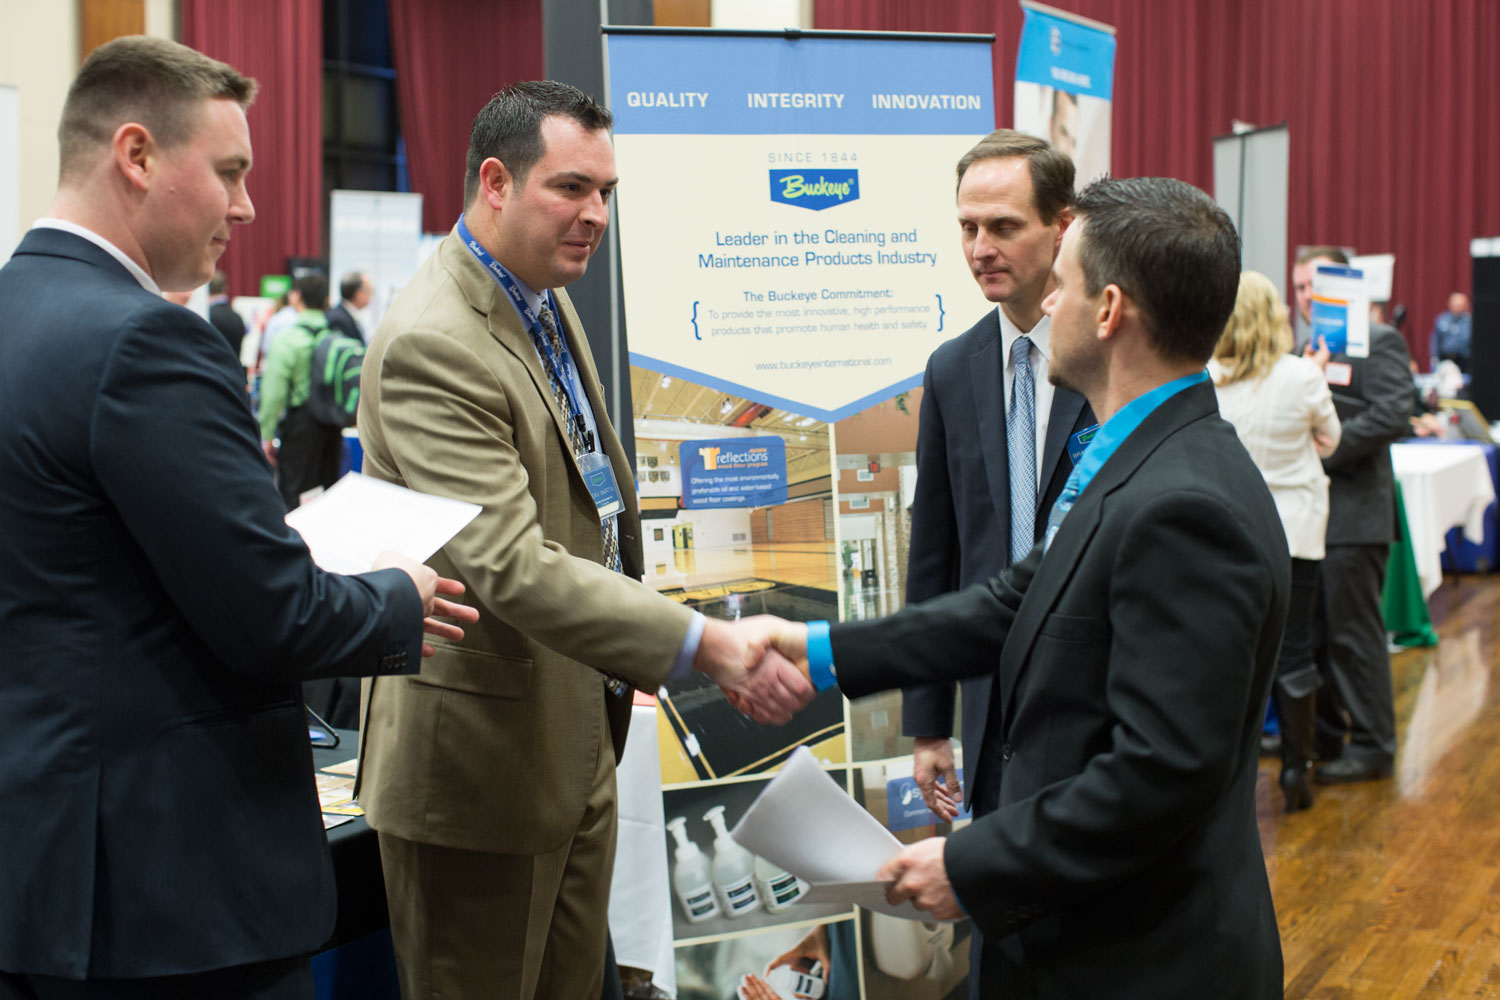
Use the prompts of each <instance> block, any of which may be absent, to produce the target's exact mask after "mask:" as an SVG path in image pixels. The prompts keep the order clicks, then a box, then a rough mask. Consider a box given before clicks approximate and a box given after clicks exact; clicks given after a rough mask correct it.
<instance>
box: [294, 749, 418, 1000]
mask: <svg viewBox="0 0 1500 1000" xmlns="http://www.w3.org/2000/svg"><path fill="white" fill-rule="evenodd" d="M337 732H338V734H339V745H338V746H337V747H334V748H332V749H324V748H319V747H314V748H313V765H314V766H315V767H318V768H324V767H331V766H332V765H334V764H339V763H342V762H343V761H346V760H350V759H352V758H353V757H354V755H355V754H356V753H357V752H358V751H359V733H357V732H354V731H353V730H350V729H340V730H337ZM328 850H329V853H330V854H331V855H332V857H333V880H334V885H335V886H336V887H337V892H338V901H339V911H338V918H337V919H336V920H335V922H334V925H333V936H332V937H330V938H329V939H328V943H327V944H325V945H324V948H325V949H326V950H325V951H323V952H320V953H319V954H317V955H314V956H313V983H314V986H315V988H316V990H317V1000H401V987H400V984H399V983H398V982H397V980H396V956H395V954H394V953H393V952H392V950H391V934H390V915H389V914H388V913H387V912H386V908H385V876H384V875H383V874H382V870H381V867H380V843H379V841H378V840H377V839H376V837H375V831H374V830H372V829H370V824H368V823H366V822H365V819H364V817H363V816H358V817H355V818H354V819H352V820H350V821H349V822H347V823H342V824H340V825H339V826H336V827H334V828H333V829H331V830H329V831H328Z"/></svg>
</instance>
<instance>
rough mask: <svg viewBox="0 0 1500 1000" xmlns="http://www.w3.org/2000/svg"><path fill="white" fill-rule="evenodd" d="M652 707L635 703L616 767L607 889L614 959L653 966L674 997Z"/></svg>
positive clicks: (657, 981)
mask: <svg viewBox="0 0 1500 1000" xmlns="http://www.w3.org/2000/svg"><path fill="white" fill-rule="evenodd" d="M656 712H657V709H656V706H655V705H654V704H652V705H649V706H647V705H642V704H640V703H639V702H637V704H636V705H635V707H634V709H633V710H632V711H631V716H630V737H629V739H628V740H627V741H626V743H625V759H624V760H622V761H620V766H619V769H618V770H616V772H615V784H616V787H617V788H618V789H619V794H620V826H619V839H618V840H617V841H616V850H615V876H614V881H613V883H612V884H611V886H610V890H609V930H610V933H611V934H612V935H613V936H614V939H615V961H616V962H618V963H619V964H620V965H629V966H633V967H634V968H637V969H649V970H651V972H652V976H651V981H652V982H653V983H654V984H656V986H658V987H660V988H661V989H662V990H664V991H665V992H667V993H671V994H672V995H673V996H676V994H677V970H676V968H675V966H674V964H673V951H672V897H671V894H670V893H671V889H670V885H671V882H670V877H671V876H670V874H669V871H668V868H667V824H666V816H665V814H664V812H663V806H662V800H661V757H660V756H659V754H658V750H657V740H656Z"/></svg>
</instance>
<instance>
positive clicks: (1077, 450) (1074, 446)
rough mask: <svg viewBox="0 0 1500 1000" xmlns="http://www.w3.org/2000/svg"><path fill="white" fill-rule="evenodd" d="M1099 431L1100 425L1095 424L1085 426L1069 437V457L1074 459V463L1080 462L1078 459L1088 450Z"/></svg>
mask: <svg viewBox="0 0 1500 1000" xmlns="http://www.w3.org/2000/svg"><path fill="white" fill-rule="evenodd" d="M1098 433H1099V425H1098V424H1094V425H1093V426H1092V427H1085V428H1084V429H1083V430H1081V431H1079V432H1078V433H1077V434H1074V435H1073V436H1072V437H1070V438H1068V458H1069V459H1071V460H1072V462H1073V464H1074V465H1077V464H1078V460H1079V459H1080V458H1082V457H1083V453H1084V452H1085V451H1087V450H1088V447H1089V443H1090V442H1091V441H1093V440H1094V435H1095V434H1098Z"/></svg>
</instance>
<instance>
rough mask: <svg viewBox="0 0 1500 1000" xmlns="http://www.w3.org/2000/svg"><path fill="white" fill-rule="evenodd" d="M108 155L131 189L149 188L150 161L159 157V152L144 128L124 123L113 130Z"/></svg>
mask: <svg viewBox="0 0 1500 1000" xmlns="http://www.w3.org/2000/svg"><path fill="white" fill-rule="evenodd" d="M110 153H111V156H112V157H113V159H114V164H115V168H116V169H117V170H119V171H120V174H121V175H122V176H123V177H124V178H125V179H126V180H127V181H129V182H130V184H131V185H132V186H133V187H135V188H137V189H139V190H141V191H145V190H146V189H147V188H149V187H150V186H151V169H152V167H153V163H152V162H151V161H152V160H154V159H155V158H156V157H157V156H159V155H160V150H159V149H158V148H157V145H156V142H155V140H153V139H152V138H151V132H150V130H149V129H147V128H146V126H144V125H142V124H140V123H139V122H126V123H125V124H123V125H121V126H120V127H119V128H117V129H115V134H114V136H113V138H112V139H111V140H110Z"/></svg>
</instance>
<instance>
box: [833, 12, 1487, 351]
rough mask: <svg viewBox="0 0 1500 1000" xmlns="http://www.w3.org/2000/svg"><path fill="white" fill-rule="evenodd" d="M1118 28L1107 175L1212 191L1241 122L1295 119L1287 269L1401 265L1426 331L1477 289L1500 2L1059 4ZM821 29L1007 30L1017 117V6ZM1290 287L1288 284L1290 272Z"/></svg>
mask: <svg viewBox="0 0 1500 1000" xmlns="http://www.w3.org/2000/svg"><path fill="white" fill-rule="evenodd" d="M1052 3H1053V5H1054V6H1058V7H1061V8H1063V9H1065V10H1068V11H1069V12H1071V13H1076V14H1080V15H1083V16H1084V17H1090V18H1093V19H1095V20H1098V21H1103V22H1105V23H1106V24H1112V25H1114V26H1115V27H1116V28H1117V29H1118V35H1117V38H1118V41H1119V44H1118V48H1117V50H1116V63H1115V91H1114V121H1113V149H1112V150H1111V161H1112V168H1113V173H1114V174H1115V175H1116V176H1120V177H1130V176H1141V175H1153V174H1154V175H1165V176H1170V177H1179V178H1182V179H1183V180H1186V181H1189V182H1191V183H1193V184H1197V185H1198V186H1200V187H1202V188H1204V189H1206V190H1207V189H1211V188H1212V185H1213V152H1212V143H1211V141H1210V140H1211V139H1212V137H1214V136H1216V135H1224V134H1226V133H1228V132H1229V130H1230V120H1231V119H1234V118H1238V119H1241V120H1242V121H1248V122H1251V123H1253V124H1256V125H1274V124H1277V123H1280V122H1283V121H1284V122H1286V123H1287V125H1288V128H1289V131H1290V140H1291V177H1290V182H1291V187H1290V192H1289V195H1290V197H1289V201H1290V218H1289V219H1288V238H1289V242H1290V246H1288V248H1287V250H1288V258H1290V256H1291V254H1292V253H1293V252H1294V251H1295V249H1296V247H1298V246H1299V245H1307V244H1313V243H1335V244H1341V245H1351V246H1354V247H1357V248H1358V249H1359V251H1360V252H1362V253H1385V252H1389V253H1394V254H1395V255H1396V281H1395V288H1394V289H1393V291H1392V301H1393V302H1398V303H1400V302H1404V303H1406V304H1407V305H1408V307H1409V309H1410V313H1409V317H1408V319H1407V322H1406V326H1405V330H1404V332H1405V333H1406V335H1407V341H1408V343H1409V344H1410V345H1411V348H1412V356H1413V357H1414V358H1415V359H1416V360H1417V362H1418V363H1419V364H1421V365H1423V366H1424V367H1425V366H1426V363H1427V334H1428V332H1429V331H1430V330H1431V328H1432V322H1433V319H1434V318H1435V317H1436V316H1437V314H1438V313H1439V312H1441V311H1442V310H1443V308H1444V307H1445V304H1446V300H1447V296H1448V293H1449V292H1452V291H1465V292H1467V291H1468V290H1469V285H1470V281H1471V273H1470V265H1469V240H1470V239H1471V238H1473V237H1475V236H1494V235H1500V185H1497V184H1496V182H1495V180H1494V178H1495V177H1496V175H1497V169H1500V128H1496V127H1495V126H1496V123H1497V122H1500V58H1496V53H1497V52H1500V4H1495V3H1494V2H1493V0H1445V2H1441V3H1430V4H1427V3H1423V4H1417V3H1412V2H1410V0H1319V2H1315V3H1314V2H1308V0H1259V2H1256V3H1245V4H1240V3H1224V2H1223V0H1153V2H1152V3H1141V2H1139V0H1052ZM815 9H816V26H817V27H819V28H848V29H864V30H884V31H897V30H900V31H963V32H973V31H984V32H993V33H994V34H995V35H996V42H995V107H996V111H997V115H998V118H999V123H1000V124H1002V125H1005V124H1009V122H1010V120H1011V106H1012V90H1013V82H1014V77H1015V59H1016V46H1017V43H1018V41H1019V38H1020V29H1021V20H1022V15H1021V10H1020V7H1019V6H1018V5H1017V4H1015V3H1010V2H1000V3H996V2H995V0H947V2H945V3H942V4H910V3H906V2H904V0H817V5H816V8H815ZM1283 278H1284V279H1285V280H1286V281H1287V282H1288V287H1289V282H1290V274H1288V275H1285V276H1283Z"/></svg>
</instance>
